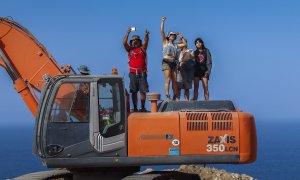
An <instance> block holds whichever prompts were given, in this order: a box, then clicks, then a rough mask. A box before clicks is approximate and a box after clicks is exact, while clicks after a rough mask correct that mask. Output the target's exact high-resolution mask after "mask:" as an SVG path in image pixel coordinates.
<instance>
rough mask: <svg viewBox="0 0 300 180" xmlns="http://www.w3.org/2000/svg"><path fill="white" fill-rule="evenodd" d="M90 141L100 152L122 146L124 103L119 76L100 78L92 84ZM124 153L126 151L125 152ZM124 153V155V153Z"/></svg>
mask: <svg viewBox="0 0 300 180" xmlns="http://www.w3.org/2000/svg"><path fill="white" fill-rule="evenodd" d="M92 88H93V90H94V92H93V98H92V100H93V102H91V103H92V104H93V106H94V108H93V112H92V116H93V117H94V118H92V119H93V122H92V123H91V129H92V131H93V133H92V137H91V143H92V145H93V147H94V148H95V149H96V150H97V151H98V152H101V153H104V152H110V151H114V150H118V149H121V148H124V147H125V146H126V145H125V119H126V117H127V116H126V112H125V109H126V105H125V93H124V86H123V80H122V78H121V77H117V76H116V77H113V78H112V77H106V78H104V77H103V78H100V79H99V80H98V82H97V83H94V84H93V85H92ZM125 154H126V153H125ZM125 154H124V155H125Z"/></svg>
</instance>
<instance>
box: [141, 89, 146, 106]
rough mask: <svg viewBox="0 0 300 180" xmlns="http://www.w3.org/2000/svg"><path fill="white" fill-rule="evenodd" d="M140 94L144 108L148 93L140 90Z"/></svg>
mask: <svg viewBox="0 0 300 180" xmlns="http://www.w3.org/2000/svg"><path fill="white" fill-rule="evenodd" d="M140 96H141V109H142V110H144V109H145V102H146V93H144V92H140Z"/></svg>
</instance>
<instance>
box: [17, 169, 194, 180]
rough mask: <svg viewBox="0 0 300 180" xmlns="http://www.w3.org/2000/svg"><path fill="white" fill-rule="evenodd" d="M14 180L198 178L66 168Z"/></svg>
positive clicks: (155, 173) (181, 173)
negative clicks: (95, 173) (78, 171)
mask: <svg viewBox="0 0 300 180" xmlns="http://www.w3.org/2000/svg"><path fill="white" fill-rule="evenodd" d="M14 179H16V180H96V179H105V180H120V179H122V180H154V179H174V180H176V179H178V180H179V179H190V180H194V179H195V180H199V176H198V175H197V174H189V173H183V172H177V171H153V172H150V173H147V174H132V175H128V176H125V177H120V176H118V174H117V173H113V172H112V173H109V174H107V173H103V174H101V173H100V174H97V175H96V176H95V175H93V174H88V173H86V172H85V173H83V174H81V175H80V176H78V174H77V175H75V174H73V173H72V172H70V171H68V170H52V171H43V172H36V173H30V174H26V175H23V176H20V177H16V178H14Z"/></svg>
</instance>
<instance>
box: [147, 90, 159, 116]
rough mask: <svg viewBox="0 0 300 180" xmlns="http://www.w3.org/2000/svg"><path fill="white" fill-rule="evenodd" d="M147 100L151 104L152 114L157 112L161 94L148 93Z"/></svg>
mask: <svg viewBox="0 0 300 180" xmlns="http://www.w3.org/2000/svg"><path fill="white" fill-rule="evenodd" d="M147 99H148V100H149V101H150V102H151V112H157V101H158V100H160V94H159V93H155V92H152V93H147Z"/></svg>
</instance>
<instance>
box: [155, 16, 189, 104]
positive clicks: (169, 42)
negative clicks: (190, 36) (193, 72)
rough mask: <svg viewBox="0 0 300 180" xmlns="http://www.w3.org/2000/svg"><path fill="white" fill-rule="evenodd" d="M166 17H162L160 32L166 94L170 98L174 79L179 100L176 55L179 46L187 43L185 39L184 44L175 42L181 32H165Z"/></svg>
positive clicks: (175, 96)
mask: <svg viewBox="0 0 300 180" xmlns="http://www.w3.org/2000/svg"><path fill="white" fill-rule="evenodd" d="M165 20H166V17H164V16H163V17H162V19H161V25H160V33H161V37H162V43H163V60H162V71H163V72H164V77H165V95H166V100H170V99H171V98H170V93H169V88H170V82H171V81H172V89H173V92H174V97H173V99H174V100H179V92H178V88H177V84H176V68H177V67H176V66H177V64H176V61H175V56H176V52H177V48H181V47H183V46H185V45H186V42H185V41H184V42H183V43H182V44H175V40H176V38H177V36H181V35H180V33H174V32H169V33H168V34H167V36H166V35H165V32H164V26H165Z"/></svg>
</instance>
